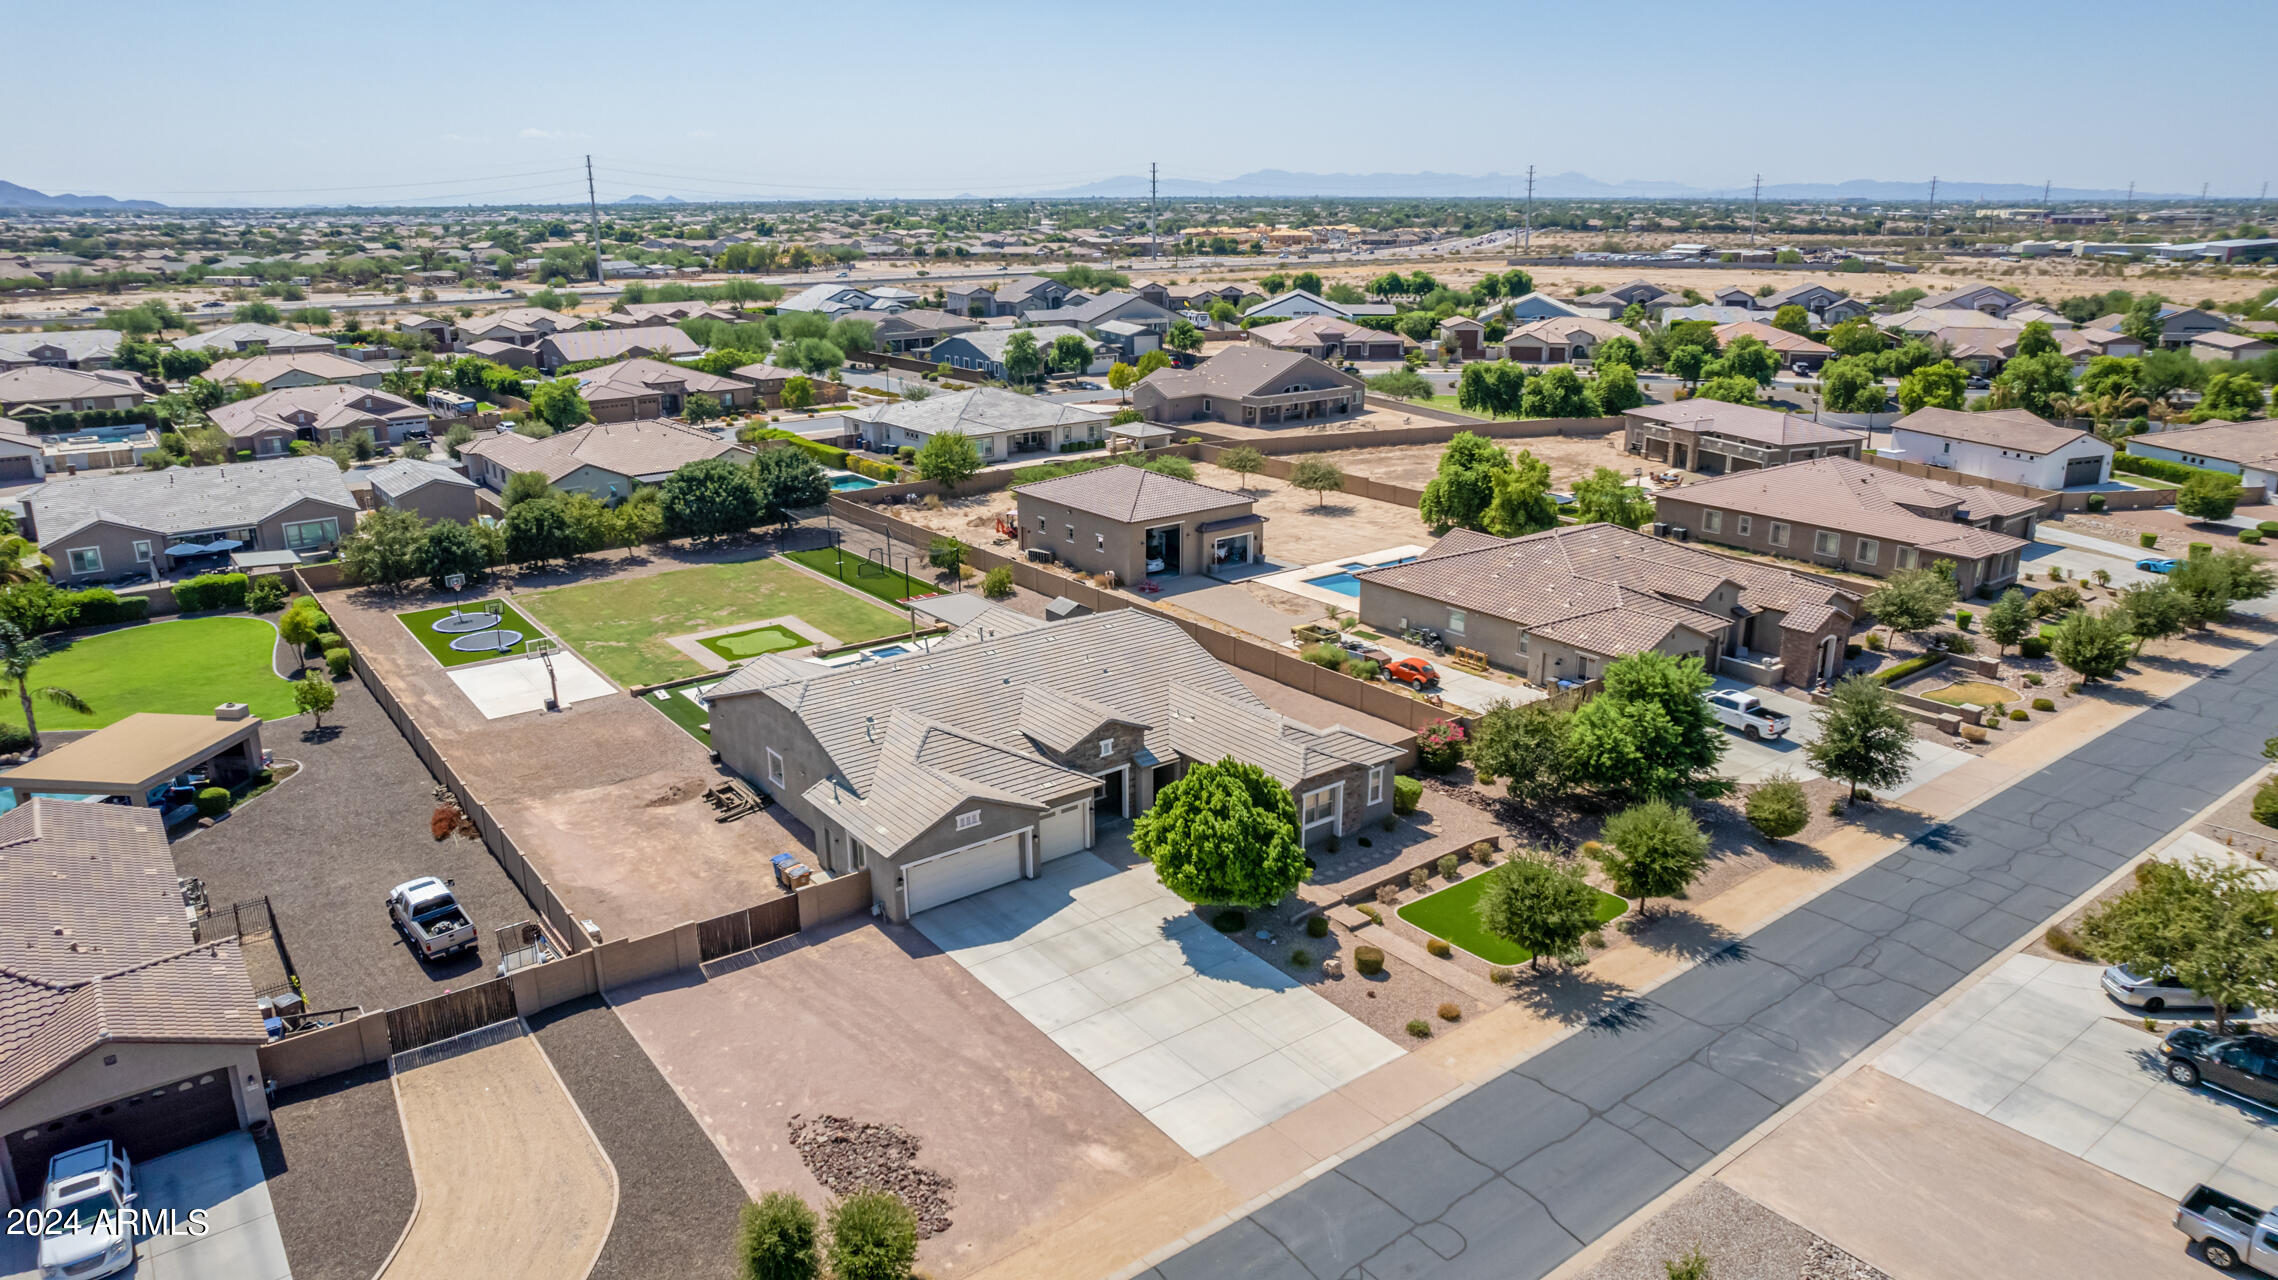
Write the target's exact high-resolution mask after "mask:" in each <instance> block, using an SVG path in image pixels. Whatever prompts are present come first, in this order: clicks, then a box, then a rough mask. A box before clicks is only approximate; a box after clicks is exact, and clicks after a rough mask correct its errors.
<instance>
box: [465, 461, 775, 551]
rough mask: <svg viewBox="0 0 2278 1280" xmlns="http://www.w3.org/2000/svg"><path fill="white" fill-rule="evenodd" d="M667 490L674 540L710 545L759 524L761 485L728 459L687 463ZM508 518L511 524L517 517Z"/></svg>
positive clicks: (670, 480)
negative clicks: (728, 535)
mask: <svg viewBox="0 0 2278 1280" xmlns="http://www.w3.org/2000/svg"><path fill="white" fill-rule="evenodd" d="M663 487H664V492H663V494H662V496H661V502H662V504H663V508H664V527H665V531H666V532H667V533H668V534H669V535H670V536H672V537H675V538H696V539H699V540H701V541H704V542H707V543H709V542H713V541H716V540H717V539H719V538H721V537H724V536H725V535H727V534H731V533H741V532H743V531H744V530H746V529H749V528H751V527H752V526H753V525H755V524H757V523H759V518H760V515H761V511H762V507H761V498H760V492H759V484H758V482H757V481H755V480H753V478H752V473H751V471H750V469H749V468H746V467H739V466H737V465H736V464H735V463H733V462H730V461H728V460H727V459H726V458H699V459H698V460H696V461H694V462H690V463H686V464H684V465H682V466H681V467H680V469H679V470H677V471H674V472H673V473H672V474H671V475H669V476H666V477H665V481H664V486H663ZM507 515H508V519H509V520H511V519H512V517H513V513H512V512H508V513H507ZM513 532H514V531H513V529H512V528H511V527H510V528H509V529H508V530H507V534H508V537H509V539H510V540H511V538H512V535H513ZM517 558H518V559H519V557H517Z"/></svg>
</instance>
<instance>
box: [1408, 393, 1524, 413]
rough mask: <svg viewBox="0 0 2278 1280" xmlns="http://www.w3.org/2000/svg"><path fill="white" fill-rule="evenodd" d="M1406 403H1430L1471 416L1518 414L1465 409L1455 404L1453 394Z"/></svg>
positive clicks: (1451, 411) (1432, 405)
mask: <svg viewBox="0 0 2278 1280" xmlns="http://www.w3.org/2000/svg"><path fill="white" fill-rule="evenodd" d="M1408 403H1410V404H1423V405H1430V406H1431V407H1432V408H1434V409H1445V410H1447V411H1448V412H1450V413H1468V414H1470V415H1471V416H1473V417H1475V418H1502V417H1510V418H1516V417H1518V416H1519V415H1517V414H1515V413H1513V414H1501V413H1484V412H1481V411H1480V410H1478V409H1466V408H1464V407H1463V406H1462V405H1460V404H1457V403H1456V402H1455V397H1454V396H1452V395H1445V396H1431V397H1428V398H1426V399H1422V400H1411V401H1409V402H1408Z"/></svg>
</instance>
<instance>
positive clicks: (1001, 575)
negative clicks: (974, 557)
mask: <svg viewBox="0 0 2278 1280" xmlns="http://www.w3.org/2000/svg"><path fill="white" fill-rule="evenodd" d="M1012 591H1013V580H1012V566H1011V565H1004V564H1000V565H998V566H997V567H996V568H994V569H991V570H989V571H988V572H987V573H985V574H983V575H981V594H982V595H984V596H987V597H988V598H989V599H991V600H1005V599H1009V598H1010V597H1011V596H1012Z"/></svg>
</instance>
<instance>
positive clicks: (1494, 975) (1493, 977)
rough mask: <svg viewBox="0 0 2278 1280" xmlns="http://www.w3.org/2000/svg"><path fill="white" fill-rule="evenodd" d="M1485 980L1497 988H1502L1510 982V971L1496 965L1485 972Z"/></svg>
mask: <svg viewBox="0 0 2278 1280" xmlns="http://www.w3.org/2000/svg"><path fill="white" fill-rule="evenodd" d="M1487 980H1488V981H1489V982H1492V983H1494V984H1495V985H1496V986H1498V987H1500V986H1504V985H1506V984H1508V983H1509V982H1510V980H1511V971H1510V970H1509V969H1506V968H1504V967H1503V966H1501V965H1496V966H1494V967H1493V968H1491V969H1489V970H1488V971H1487Z"/></svg>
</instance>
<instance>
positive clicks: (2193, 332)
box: [2082, 304, 2231, 351]
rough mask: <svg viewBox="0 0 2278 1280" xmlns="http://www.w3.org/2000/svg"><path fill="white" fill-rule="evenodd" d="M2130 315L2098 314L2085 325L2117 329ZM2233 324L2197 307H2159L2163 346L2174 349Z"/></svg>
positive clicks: (2090, 327) (2221, 331) (2180, 348)
mask: <svg viewBox="0 0 2278 1280" xmlns="http://www.w3.org/2000/svg"><path fill="white" fill-rule="evenodd" d="M2126 320H2127V316H2126V315H2125V314H2122V313H2120V312H2113V313H2112V314H2111V315H2106V316H2098V317H2097V318H2095V319H2094V320H2091V321H2089V322H2088V323H2087V324H2086V325H2083V326H2082V327H2083V328H2087V329H2105V330H2112V331H2117V330H2118V329H2119V328H2120V326H2121V324H2122V323H2124V322H2125V321H2126ZM2230 327H2231V318H2230V317H2229V316H2226V315H2220V314H2218V313H2216V312H2213V311H2202V310H2200V309H2199V308H2197V307H2178V306H2174V305H2172V304H2168V305H2163V306H2161V307H2160V309H2159V345H2161V346H2162V347H2165V348H2167V349H2168V350H2170V351H2181V350H2183V349H2184V348H2186V347H2188V346H2190V345H2191V344H2192V343H2194V342H2196V341H2198V340H2199V339H2200V338H2202V337H2204V336H2206V335H2208V334H2211V333H2225V332H2228V331H2229V329H2230Z"/></svg>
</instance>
